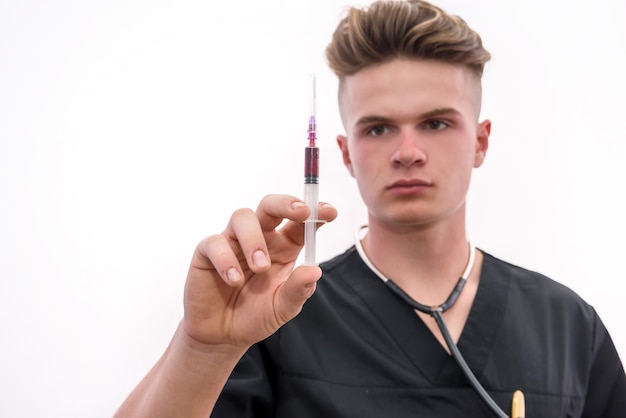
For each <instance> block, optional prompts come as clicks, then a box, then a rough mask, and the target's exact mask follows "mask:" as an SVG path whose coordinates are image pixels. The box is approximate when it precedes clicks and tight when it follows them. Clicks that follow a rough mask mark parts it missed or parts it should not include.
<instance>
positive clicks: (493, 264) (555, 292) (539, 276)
mask: <svg viewBox="0 0 626 418" xmlns="http://www.w3.org/2000/svg"><path fill="white" fill-rule="evenodd" d="M481 252H482V253H483V255H484V258H483V270H482V275H483V276H485V278H486V279H488V280H490V279H493V278H494V277H495V278H507V279H508V280H509V283H510V284H509V286H510V288H511V289H513V290H515V291H516V292H519V293H523V294H526V295H528V296H530V295H533V296H534V297H538V296H539V297H540V298H541V299H542V300H545V301H546V302H547V301H551V302H554V301H557V300H558V301H560V302H561V303H564V302H566V301H569V302H570V303H572V304H574V305H578V306H581V307H585V308H589V306H588V304H587V302H586V301H584V300H583V298H582V297H581V296H580V295H578V294H577V293H576V292H575V291H574V290H572V289H571V288H570V287H569V286H567V285H566V284H564V283H563V282H561V281H560V278H558V279H557V278H552V277H549V276H547V275H546V274H544V273H541V272H539V271H537V270H532V269H529V268H526V267H522V266H520V265H518V264H515V263H513V262H511V261H507V260H504V259H502V258H499V257H496V256H494V255H492V254H490V253H488V252H486V251H483V250H481Z"/></svg>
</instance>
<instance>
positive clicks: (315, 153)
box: [304, 147, 320, 184]
mask: <svg viewBox="0 0 626 418" xmlns="http://www.w3.org/2000/svg"><path fill="white" fill-rule="evenodd" d="M319 166H320V149H319V148H318V147H306V148H304V184H318V182H319Z"/></svg>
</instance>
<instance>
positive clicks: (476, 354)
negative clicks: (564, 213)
mask: <svg viewBox="0 0 626 418" xmlns="http://www.w3.org/2000/svg"><path fill="white" fill-rule="evenodd" d="M321 267H322V270H323V271H324V276H323V278H322V279H321V280H320V282H319V283H318V286H317V290H316V292H315V294H314V295H313V296H312V297H311V298H310V299H309V300H308V301H307V303H306V304H305V306H304V308H303V310H302V312H301V314H300V315H298V316H297V317H296V318H295V319H293V320H292V321H290V322H289V323H287V324H286V325H284V326H283V327H282V328H281V329H280V330H279V331H277V332H276V333H275V334H274V335H272V336H271V337H269V338H268V339H266V340H265V341H262V342H261V343H259V344H256V345H255V346H253V347H252V348H251V349H250V350H249V351H248V353H247V354H246V355H245V356H244V357H243V358H242V359H241V361H240V362H239V364H238V365H237V367H236V368H235V371H234V372H233V374H232V376H231V377H230V379H229V380H228V382H227V384H226V387H225V388H224V391H223V392H222V395H221V396H220V398H219V400H218V403H217V405H216V407H215V410H214V412H213V414H212V417H277V418H278V417H281V418H282V417H284V418H309V417H310V418H314V417H315V418H321V417H333V418H334V417H355V418H356V417H358V418H369V417H372V418H373V417H377V418H378V417H394V418H403V417H407V418H409V417H410V418H415V417H429V418H432V417H445V418H453V417H491V416H492V413H491V412H490V411H489V410H488V409H487V407H486V406H485V405H484V404H483V402H482V401H481V399H480V398H479V396H478V395H477V394H476V392H475V391H474V389H472V387H471V386H470V385H469V382H468V380H467V378H466V377H465V376H464V375H463V373H462V371H461V370H460V368H459V367H458V365H457V364H456V362H455V361H454V359H453V358H452V357H451V356H450V355H449V354H448V353H447V352H446V351H445V350H444V348H443V347H442V346H441V345H440V344H439V342H438V341H437V340H436V339H435V337H434V336H433V334H432V333H431V332H430V331H429V330H428V328H427V327H426V325H425V324H424V322H422V320H421V319H420V318H419V317H418V316H417V315H416V314H415V312H414V311H413V309H412V308H411V307H409V306H408V305H407V304H406V303H405V302H403V301H401V300H400V299H399V298H398V297H397V296H396V295H395V294H393V293H392V292H391V291H390V289H389V288H388V287H387V286H386V285H385V284H384V282H383V281H382V280H381V279H380V278H378V277H377V276H376V275H375V274H374V273H373V272H372V271H371V270H370V269H369V268H368V267H367V266H366V265H365V264H364V263H363V261H362V260H361V258H360V256H359V255H358V253H357V252H356V251H355V249H354V248H351V249H349V250H348V251H346V252H345V253H344V254H342V255H340V256H338V257H336V258H334V259H333V260H331V261H329V262H326V263H324V264H322V265H321ZM458 347H459V350H460V351H461V353H462V354H463V356H464V357H465V360H466V361H467V363H468V365H469V367H470V368H471V369H472V371H473V372H474V374H475V375H476V377H477V378H478V380H479V381H480V382H481V384H482V385H483V387H484V388H485V389H486V390H487V392H488V393H489V394H490V395H491V397H492V398H493V399H494V400H495V401H496V402H497V403H498V405H499V406H500V408H501V409H502V410H503V411H504V412H505V413H507V414H510V411H511V399H512V395H513V392H514V391H515V390H517V389H520V390H522V391H523V392H524V396H525V399H526V416H527V417H529V418H539V417H541V418H559V417H589V418H592V417H593V418H602V417H615V418H618V417H619V418H624V417H626V375H625V374H624V368H623V366H622V364H621V362H620V359H619V357H618V354H617V352H616V350H615V347H614V345H613V343H612V341H611V339H610V337H609V335H608V333H607V331H606V329H605V327H604V326H603V324H602V322H601V321H600V319H599V317H598V316H597V314H596V312H595V311H594V310H593V308H592V307H590V306H589V305H588V304H587V303H585V302H584V301H583V300H582V299H581V298H580V297H578V296H577V295H576V294H575V293H574V292H572V291H571V290H569V289H568V288H567V287H565V286H563V285H561V284H558V283H557V282H555V281H553V280H551V279H548V278H546V277H545V276H542V275H540V274H538V273H535V272H531V271H528V270H524V269H522V268H519V267H517V266H513V265H511V264H508V263H506V262H504V261H502V260H499V259H497V258H494V257H492V256H490V255H489V254H485V256H484V261H483V266H482V271H481V279H480V283H479V286H478V290H477V293H476V297H475V300H474V303H473V305H472V308H471V311H470V314H469V317H468V319H467V322H466V324H465V327H464V329H463V332H462V334H461V337H460V339H459V342H458Z"/></svg>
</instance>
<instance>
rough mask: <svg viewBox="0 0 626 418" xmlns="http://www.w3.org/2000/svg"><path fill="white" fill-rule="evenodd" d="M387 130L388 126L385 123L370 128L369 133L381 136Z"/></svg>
mask: <svg viewBox="0 0 626 418" xmlns="http://www.w3.org/2000/svg"><path fill="white" fill-rule="evenodd" d="M386 132H387V127H386V126H384V125H377V126H373V127H371V128H370V129H369V131H368V133H369V134H370V135H372V136H381V135H384V134H385V133H386Z"/></svg>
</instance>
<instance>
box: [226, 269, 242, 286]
mask: <svg viewBox="0 0 626 418" xmlns="http://www.w3.org/2000/svg"><path fill="white" fill-rule="evenodd" d="M226 278H227V279H228V280H229V281H231V282H233V283H236V282H238V281H239V280H241V274H240V273H239V270H237V269H236V268H234V267H231V268H229V269H228V270H226Z"/></svg>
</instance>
